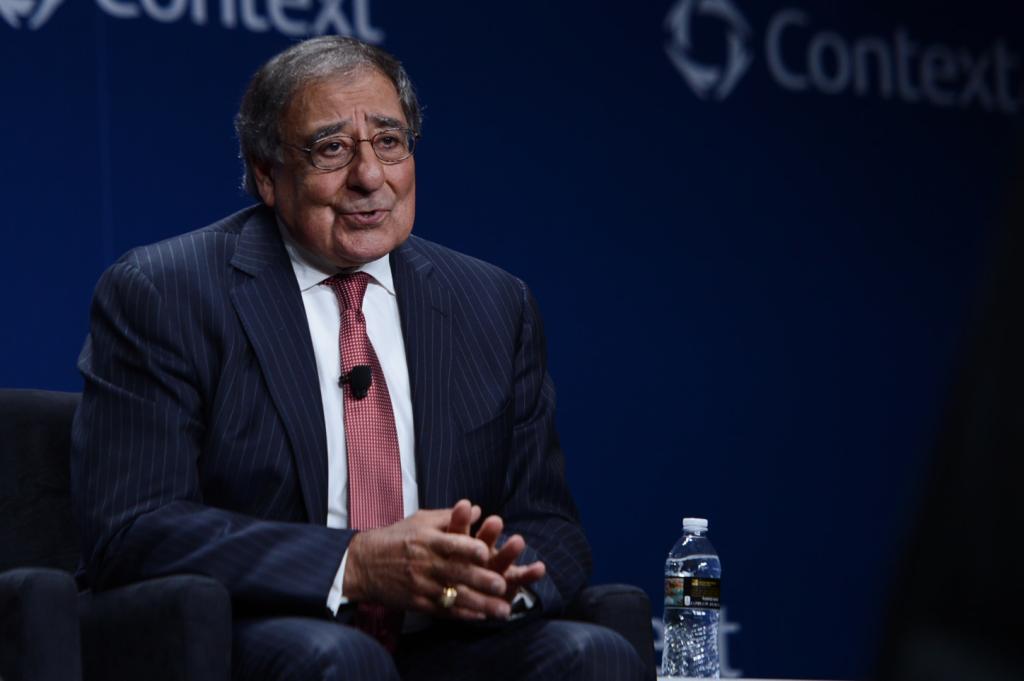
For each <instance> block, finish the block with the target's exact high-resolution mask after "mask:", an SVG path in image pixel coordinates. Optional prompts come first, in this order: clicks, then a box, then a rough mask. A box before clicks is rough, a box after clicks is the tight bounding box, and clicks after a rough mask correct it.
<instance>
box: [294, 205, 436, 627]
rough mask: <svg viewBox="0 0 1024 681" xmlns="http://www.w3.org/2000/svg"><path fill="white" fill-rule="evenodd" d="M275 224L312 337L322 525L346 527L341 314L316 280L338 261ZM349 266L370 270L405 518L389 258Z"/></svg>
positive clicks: (407, 493) (403, 424) (409, 504)
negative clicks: (322, 473)
mask: <svg viewBox="0 0 1024 681" xmlns="http://www.w3.org/2000/svg"><path fill="white" fill-rule="evenodd" d="M278 227H279V228H280V230H281V236H282V237H283V238H284V244H285V248H286V249H287V251H288V256H289V258H290V259H291V262H292V269H293V270H294V271H295V278H296V279H297V280H298V282H299V290H300V291H301V292H302V304H303V305H304V306H305V308H306V320H307V321H308V322H309V335H310V338H312V340H313V355H314V356H315V357H316V373H317V377H318V378H319V381H320V398H321V400H322V401H323V407H324V428H325V429H326V432H327V526H328V527H339V528H346V527H348V526H349V524H348V459H347V458H346V452H345V408H344V401H343V397H342V389H341V387H339V385H338V379H339V377H340V376H341V357H340V350H339V347H338V333H339V330H340V327H341V314H340V312H339V309H338V300H337V298H336V297H335V295H334V291H332V290H331V289H330V288H329V287H327V286H320V285H319V284H320V282H322V281H323V280H324V279H326V278H328V277H330V276H332V275H334V274H337V273H338V268H336V267H332V266H330V265H329V264H327V263H324V262H323V261H321V260H320V259H318V258H317V257H316V256H314V255H313V254H312V253H310V252H309V251H307V250H306V249H304V248H302V247H301V246H300V245H298V244H297V243H295V241H294V240H293V239H292V238H291V236H290V235H289V234H288V230H287V228H286V227H285V226H284V225H281V224H280V223H278ZM354 271H362V272H366V273H367V274H369V275H370V281H369V283H368V284H367V286H366V295H365V296H364V297H363V315H364V316H365V318H366V334H367V335H368V336H369V337H370V344H371V345H373V349H374V351H375V352H376V353H377V359H378V361H380V367H381V370H382V371H383V372H384V380H385V382H387V385H388V394H389V395H390V396H391V410H392V412H393V413H394V415H395V431H396V433H397V435H398V451H399V455H400V457H401V461H402V464H401V465H402V507H403V513H404V515H405V517H409V516H411V515H412V514H413V513H415V512H416V511H417V510H418V508H419V496H418V489H417V485H416V457H415V451H416V449H415V442H414V440H413V422H412V393H411V391H410V389H409V367H408V365H407V364H406V360H405V342H404V340H403V337H402V324H401V320H400V319H399V316H398V302H397V299H396V298H395V286H394V280H393V278H392V276H391V263H390V261H389V259H388V256H386V255H385V256H384V257H382V258H380V259H378V260H374V261H373V262H369V263H366V264H365V265H362V266H361V267H357V268H356V269H355V270H354ZM347 559H348V552H347V551H346V552H345V555H344V556H343V557H342V559H341V564H340V565H339V566H338V572H337V574H336V575H335V578H334V584H333V585H332V586H331V590H330V593H329V594H328V597H327V607H328V608H330V609H331V612H333V613H335V614H337V612H338V607H339V606H340V605H342V604H343V603H346V602H347V599H345V597H344V595H343V593H342V588H341V587H342V584H343V583H344V576H345V563H346V560H347Z"/></svg>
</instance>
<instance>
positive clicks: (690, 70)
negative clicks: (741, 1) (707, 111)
mask: <svg viewBox="0 0 1024 681" xmlns="http://www.w3.org/2000/svg"><path fill="white" fill-rule="evenodd" d="M695 14H700V15H706V16H709V17H715V18H717V19H720V20H721V21H723V22H725V24H726V27H727V29H728V33H727V34H726V42H727V46H728V51H727V53H726V58H725V63H724V64H706V63H703V62H699V61H697V60H695V59H693V58H692V57H691V56H690V50H691V49H692V42H691V34H690V32H691V26H690V24H691V21H692V19H693V16H694V15H695ZM665 28H666V29H667V30H668V31H669V33H670V35H671V38H670V40H669V42H668V44H666V45H665V52H666V53H667V54H668V58H669V60H671V62H672V64H673V65H675V67H676V69H678V70H679V73H680V74H681V75H682V76H683V80H685V81H686V82H687V84H688V85H689V86H690V88H691V89H692V90H693V91H694V92H695V93H696V94H697V96H698V97H700V98H701V99H707V98H709V97H710V98H712V99H717V100H722V99H725V98H726V97H728V96H729V93H730V92H732V90H733V88H734V87H736V83H738V82H739V80H740V78H742V77H743V74H744V73H746V72H747V69H748V68H749V67H750V62H751V60H752V57H751V56H750V51H749V50H748V48H747V43H748V42H749V41H750V26H748V25H747V21H746V19H744V18H743V15H742V14H740V12H739V10H737V9H736V7H735V6H734V5H733V4H732V2H731V1H730V0H679V2H677V3H676V4H675V5H673V6H672V9H670V10H669V12H668V16H666V17H665Z"/></svg>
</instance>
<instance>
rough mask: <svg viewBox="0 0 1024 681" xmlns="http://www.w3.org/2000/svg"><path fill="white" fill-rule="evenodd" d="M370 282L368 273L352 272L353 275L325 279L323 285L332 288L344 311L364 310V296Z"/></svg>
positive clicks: (340, 275) (337, 275)
mask: <svg viewBox="0 0 1024 681" xmlns="http://www.w3.org/2000/svg"><path fill="white" fill-rule="evenodd" d="M369 282H370V275H369V274H367V273H366V272H352V273H351V274H336V275H334V276H333V277H329V278H327V279H324V280H323V281H322V282H320V283H322V284H324V285H326V286H330V287H331V289H333V290H334V295H336V296H337V297H338V302H339V303H340V304H341V309H342V311H344V310H355V311H356V312H359V311H360V310H362V309H363V295H364V294H365V293H366V285H367V284H368V283H369Z"/></svg>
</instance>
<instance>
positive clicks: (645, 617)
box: [565, 584, 657, 679]
mask: <svg viewBox="0 0 1024 681" xmlns="http://www.w3.org/2000/svg"><path fill="white" fill-rule="evenodd" d="M565 617H566V618H567V619H572V620H577V621H580V622H590V623H592V624H600V625H601V626H603V627H607V628H609V629H611V630H612V631H615V632H617V633H619V634H620V635H621V636H622V637H623V638H625V639H626V640H627V641H629V642H630V643H631V644H632V645H633V647H634V648H636V652H637V653H638V654H639V655H640V659H641V660H643V662H644V666H645V667H646V668H647V676H648V677H649V678H651V679H653V678H655V676H656V674H657V666H656V664H655V661H654V629H653V627H652V626H651V602H650V600H649V599H648V598H647V594H646V593H644V591H643V590H642V589H639V588H637V587H635V586H630V585H628V584H600V585H597V586H588V587H587V588H585V589H583V591H581V592H580V593H579V595H578V596H576V598H575V599H574V600H573V601H572V603H570V604H569V607H568V608H566V611H565Z"/></svg>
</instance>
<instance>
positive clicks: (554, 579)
mask: <svg viewBox="0 0 1024 681" xmlns="http://www.w3.org/2000/svg"><path fill="white" fill-rule="evenodd" d="M520 286H521V290H522V302H523V307H522V317H521V319H522V322H521V326H520V331H519V339H518V343H517V347H516V353H515V364H514V367H515V377H514V396H513V399H514V419H515V421H514V426H513V433H512V453H511V457H510V459H509V460H510V467H509V470H508V471H507V472H506V476H505V490H504V499H505V500H506V501H505V503H504V505H503V508H502V509H501V511H500V513H501V515H502V517H503V518H504V520H505V523H506V527H505V532H506V534H508V535H511V534H516V533H518V534H521V535H522V536H523V538H524V539H525V540H526V544H527V549H526V551H524V553H523V555H522V556H521V557H520V560H519V562H520V563H528V562H532V561H534V560H542V561H544V563H545V565H546V567H547V574H546V575H545V577H544V578H543V579H541V580H540V581H539V582H537V583H535V584H533V585H531V590H532V591H533V592H534V593H535V594H536V595H537V596H538V598H539V599H540V607H541V609H542V610H543V612H545V613H554V612H558V611H560V610H562V609H563V608H564V607H565V605H567V604H568V601H570V600H571V599H572V598H573V597H574V596H575V595H576V593H577V592H579V590H580V589H581V588H582V587H583V586H584V585H585V584H586V582H587V580H588V579H589V577H590V569H591V556H590V546H589V544H588V542H587V539H586V536H585V535H584V533H583V528H582V527H581V526H580V522H579V517H578V513H577V510H576V506H575V504H574V503H573V500H572V496H571V495H570V493H569V488H568V484H567V482H566V479H565V459H564V456H563V454H562V449H561V446H560V444H559V440H558V434H557V431H556V428H555V388H554V384H553V383H552V381H551V377H550V376H549V375H548V372H547V352H546V346H545V341H544V330H543V328H542V323H541V318H540V314H539V311H538V309H537V303H536V301H535V300H534V298H533V296H532V295H531V294H530V292H529V290H528V289H527V288H526V286H525V285H524V284H522V282H520Z"/></svg>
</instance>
